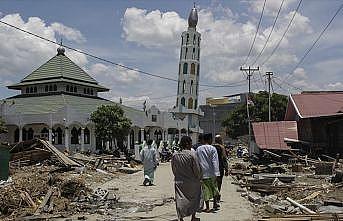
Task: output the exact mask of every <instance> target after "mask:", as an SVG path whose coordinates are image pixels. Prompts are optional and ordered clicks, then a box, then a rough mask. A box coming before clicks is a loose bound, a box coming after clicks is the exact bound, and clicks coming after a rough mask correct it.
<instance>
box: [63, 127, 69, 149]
mask: <svg viewBox="0 0 343 221" xmlns="http://www.w3.org/2000/svg"><path fill="white" fill-rule="evenodd" d="M64 147H65V148H66V150H68V151H69V129H68V127H66V128H65V129H64Z"/></svg>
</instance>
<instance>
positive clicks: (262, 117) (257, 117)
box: [223, 91, 288, 138]
mask: <svg viewBox="0 0 343 221" xmlns="http://www.w3.org/2000/svg"><path fill="white" fill-rule="evenodd" d="M251 100H252V101H253V103H254V104H253V105H249V113H250V117H251V121H252V122H263V121H268V92H266V91H260V92H258V93H256V94H252V95H251ZM287 102H288V99H287V96H285V95H282V94H276V93H274V94H272V97H271V116H272V121H281V120H283V119H284V116H285V113H286V108H287ZM223 126H225V127H226V130H227V133H228V134H229V136H230V137H232V138H237V137H238V136H242V135H245V134H248V115H247V108H246V104H242V105H239V106H237V107H236V108H235V109H234V110H233V111H231V112H230V113H229V114H228V117H227V118H226V119H225V120H224V121H223Z"/></svg>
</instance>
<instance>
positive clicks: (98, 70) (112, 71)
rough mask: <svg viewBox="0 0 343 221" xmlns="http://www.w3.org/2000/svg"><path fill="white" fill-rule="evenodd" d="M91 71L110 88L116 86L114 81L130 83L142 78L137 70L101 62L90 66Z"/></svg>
mask: <svg viewBox="0 0 343 221" xmlns="http://www.w3.org/2000/svg"><path fill="white" fill-rule="evenodd" d="M90 73H92V74H93V75H94V76H95V77H96V78H97V79H100V80H101V81H102V82H104V83H105V84H106V85H107V86H108V87H110V88H112V87H114V86H115V85H113V83H120V84H129V83H132V82H136V81H138V80H139V79H140V77H139V74H138V72H137V71H135V70H128V69H125V68H121V67H112V66H107V65H104V64H101V63H96V64H93V65H92V66H91V67H90Z"/></svg>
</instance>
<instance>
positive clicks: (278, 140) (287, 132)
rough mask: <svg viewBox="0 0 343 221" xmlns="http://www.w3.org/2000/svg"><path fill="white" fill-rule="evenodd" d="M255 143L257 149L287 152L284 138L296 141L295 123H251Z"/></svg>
mask: <svg viewBox="0 0 343 221" xmlns="http://www.w3.org/2000/svg"><path fill="white" fill-rule="evenodd" d="M252 126H253V130H254V135H255V141H256V144H257V145H258V147H259V148H261V149H270V150H288V149H290V147H288V146H287V145H286V143H285V142H284V138H291V139H298V130H297V122H295V121H276V122H259V123H253V124H252Z"/></svg>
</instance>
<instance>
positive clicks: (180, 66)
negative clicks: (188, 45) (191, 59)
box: [179, 63, 181, 75]
mask: <svg viewBox="0 0 343 221" xmlns="http://www.w3.org/2000/svg"><path fill="white" fill-rule="evenodd" d="M180 74H181V63H180V64H179V75H180Z"/></svg>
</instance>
